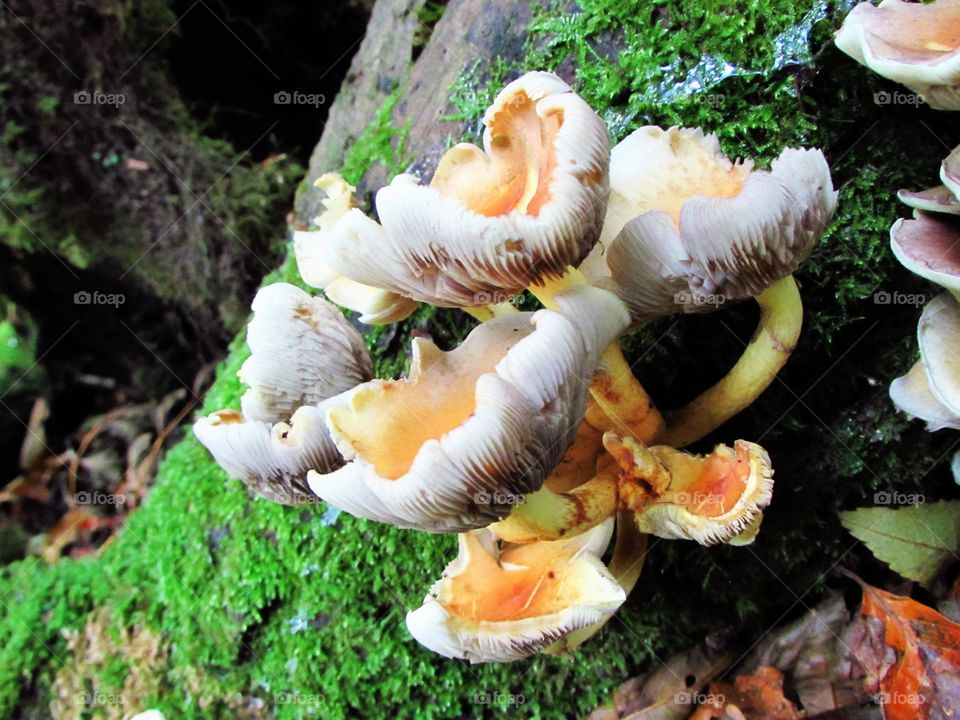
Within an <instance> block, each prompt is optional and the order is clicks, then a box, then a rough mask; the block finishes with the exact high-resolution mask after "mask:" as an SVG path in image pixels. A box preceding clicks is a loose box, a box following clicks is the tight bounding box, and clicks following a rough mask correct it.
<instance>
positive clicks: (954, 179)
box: [940, 145, 960, 202]
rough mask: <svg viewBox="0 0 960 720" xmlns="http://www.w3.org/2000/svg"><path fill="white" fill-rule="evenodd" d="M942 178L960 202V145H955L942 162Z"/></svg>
mask: <svg viewBox="0 0 960 720" xmlns="http://www.w3.org/2000/svg"><path fill="white" fill-rule="evenodd" d="M940 180H941V181H942V182H943V184H944V186H945V187H946V188H947V189H948V190H949V191H950V192H951V193H953V197H954V198H955V199H956V200H957V201H958V202H960V145H958V146H957V147H955V148H954V149H953V150H952V151H951V152H950V154H949V155H947V157H945V158H944V160H943V162H942V163H940Z"/></svg>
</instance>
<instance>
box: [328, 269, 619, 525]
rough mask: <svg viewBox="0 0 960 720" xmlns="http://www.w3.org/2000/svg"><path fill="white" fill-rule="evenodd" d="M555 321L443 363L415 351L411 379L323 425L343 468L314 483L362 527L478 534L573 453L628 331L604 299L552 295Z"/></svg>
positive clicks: (381, 389) (345, 398)
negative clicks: (607, 362)
mask: <svg viewBox="0 0 960 720" xmlns="http://www.w3.org/2000/svg"><path fill="white" fill-rule="evenodd" d="M557 302H558V304H559V305H560V307H561V308H562V310H563V313H562V314H561V313H557V312H553V311H550V310H541V311H539V312H537V313H533V314H531V313H516V314H513V315H507V316H502V317H497V318H494V319H492V320H489V321H488V322H485V323H483V324H482V325H479V326H478V327H477V328H475V329H474V330H473V331H472V332H471V333H470V335H469V336H468V337H467V339H466V340H465V341H464V342H463V344H462V345H461V346H460V347H458V348H456V349H454V350H453V351H451V352H446V353H445V352H442V351H441V350H440V349H439V348H437V347H436V346H435V345H434V344H433V343H431V342H429V341H427V340H423V339H416V340H414V343H413V366H412V368H411V371H410V375H409V377H408V378H406V379H403V380H396V381H384V380H374V381H371V382H369V383H366V384H364V385H361V386H359V387H358V388H356V389H355V390H353V391H350V392H348V393H345V394H344V395H342V396H340V397H339V398H338V399H337V401H336V402H335V403H334V406H333V407H331V409H330V411H329V412H328V414H327V423H328V425H329V427H330V431H331V434H332V436H333V438H334V440H335V442H336V443H337V445H338V447H339V448H340V451H341V452H342V453H343V455H344V457H345V458H347V460H348V461H349V462H348V463H347V464H346V465H345V466H344V467H343V468H341V469H339V470H337V471H335V472H333V473H330V474H326V475H324V474H322V473H311V474H310V476H309V483H310V487H311V488H312V489H313V491H314V492H315V493H316V494H317V495H318V496H320V497H321V498H323V499H324V500H326V501H328V502H330V503H332V504H333V505H335V506H337V507H339V508H341V509H343V510H346V511H347V512H350V513H352V514H354V515H358V516H360V517H364V518H369V519H374V520H380V521H383V522H388V523H392V524H395V525H399V526H401V527H416V528H419V529H423V530H429V531H434V532H450V531H454V530H468V529H474V528H477V527H483V526H485V525H488V524H490V523H492V522H494V521H495V520H497V519H499V518H501V517H503V516H505V515H507V514H509V512H510V510H511V508H512V506H513V504H515V503H516V502H519V501H520V500H522V498H523V496H524V495H525V494H526V493H528V492H533V491H536V490H539V489H540V487H541V485H542V484H543V481H544V478H546V477H547V476H548V475H549V474H550V472H551V471H552V470H553V468H554V467H555V466H556V465H557V464H558V463H559V462H560V460H561V458H562V457H563V455H564V453H565V452H566V450H567V448H568V447H569V446H570V445H571V444H572V442H573V440H574V437H575V435H576V432H577V428H578V426H579V424H580V421H581V420H582V418H583V415H584V411H585V406H586V394H587V390H588V388H589V384H590V378H591V376H592V375H593V372H594V369H595V367H596V364H597V361H598V357H599V354H600V352H602V350H603V348H605V347H606V345H607V344H609V342H610V341H611V340H613V339H614V338H615V337H616V336H617V335H618V334H619V333H620V332H622V330H623V329H624V328H625V327H626V325H627V323H628V317H627V314H626V309H625V308H624V307H623V305H622V304H621V303H620V302H619V301H618V300H617V299H616V298H615V297H614V296H613V295H611V294H610V293H607V292H604V291H603V290H599V289H597V288H590V287H582V288H577V289H575V290H571V291H566V292H564V293H560V294H559V295H558V296H557Z"/></svg>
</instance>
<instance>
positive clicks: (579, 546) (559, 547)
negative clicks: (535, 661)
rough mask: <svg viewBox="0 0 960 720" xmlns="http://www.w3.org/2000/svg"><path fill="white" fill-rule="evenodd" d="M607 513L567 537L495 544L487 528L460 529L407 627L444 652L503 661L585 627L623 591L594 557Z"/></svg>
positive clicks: (619, 600)
mask: <svg viewBox="0 0 960 720" xmlns="http://www.w3.org/2000/svg"><path fill="white" fill-rule="evenodd" d="M612 530H613V518H610V519H609V520H607V521H606V522H604V523H602V524H601V525H598V526H597V527H595V528H594V529H593V530H590V531H589V532H586V533H583V534H581V535H578V536H576V537H574V538H571V539H570V540H557V541H542V542H537V543H532V544H529V545H514V546H509V545H508V546H505V547H500V546H499V545H498V544H497V542H496V540H495V538H494V537H493V536H492V535H491V534H490V533H489V531H487V530H477V531H474V532H471V533H467V534H464V535H460V550H459V554H458V555H457V558H456V560H454V561H453V562H452V563H451V564H450V565H449V566H448V567H447V569H446V570H445V571H444V573H443V577H442V578H441V579H440V580H439V581H437V583H436V584H435V585H434V586H433V588H432V589H431V590H430V593H429V594H428V595H427V596H426V598H425V599H424V601H423V605H422V606H421V607H420V608H418V609H416V610H414V611H412V612H410V613H409V614H408V615H407V627H408V628H409V630H410V634H411V635H413V637H414V638H416V639H417V641H418V642H419V643H421V644H422V645H425V646H426V647H428V648H430V649H431V650H433V651H434V652H436V653H439V654H440V655H443V656H445V657H451V658H460V659H464V660H469V661H470V662H472V663H479V662H509V661H512V660H519V659H521V658H524V657H528V656H530V655H532V654H534V653H535V652H538V651H540V650H543V649H546V648H547V647H549V646H551V645H553V644H555V643H557V642H558V641H559V640H561V639H562V638H563V637H564V636H566V635H568V634H570V633H572V632H574V631H577V630H582V629H585V628H589V627H591V626H593V625H595V624H596V623H598V622H600V621H602V620H603V619H604V617H608V616H609V615H610V614H612V613H613V612H614V611H616V609H617V608H618V607H620V605H622V604H623V602H624V600H625V599H626V595H625V593H624V591H623V588H622V587H621V586H620V584H619V583H618V582H617V580H616V579H615V578H614V577H613V576H612V575H611V574H610V572H609V571H608V570H607V568H606V567H605V566H604V565H603V563H602V562H601V561H600V558H599V556H600V555H601V554H602V553H603V551H604V550H605V549H606V547H607V545H608V544H609V542H610V536H611V533H612Z"/></svg>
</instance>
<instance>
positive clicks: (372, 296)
mask: <svg viewBox="0 0 960 720" xmlns="http://www.w3.org/2000/svg"><path fill="white" fill-rule="evenodd" d="M314 186H315V187H317V188H319V189H320V190H322V191H324V192H325V193H326V194H327V197H326V199H325V200H324V201H323V206H324V211H323V212H322V213H320V215H318V216H317V218H316V219H315V220H314V224H315V225H317V227H318V229H317V230H295V231H294V233H293V248H294V252H295V253H296V256H297V267H298V268H299V269H300V275H301V277H302V278H303V281H304V282H305V283H306V284H307V285H309V286H310V287H315V288H318V289H320V290H323V291H324V293H325V294H326V296H327V297H328V298H329V299H330V300H331V301H332V302H335V303H336V304H337V305H340V306H342V307H345V308H347V309H348V310H353V311H355V312H358V313H360V322H363V323H367V324H368V325H383V324H386V323H392V322H399V321H400V320H403V319H404V318H406V317H407V316H409V315H410V313H412V312H413V311H414V310H415V309H416V307H417V303H416V301H414V300H411V299H410V298H407V297H404V296H403V295H398V294H397V293H394V292H390V291H389V290H384V289H382V288H378V287H373V286H371V285H364V284H362V283H358V282H355V281H354V280H351V279H350V278H348V277H344V276H343V275H341V274H340V273H338V272H336V271H335V270H333V269H332V268H330V267H328V266H327V265H326V263H325V262H324V260H323V253H324V249H325V247H326V245H327V244H328V243H329V242H330V231H331V229H332V228H333V226H334V225H336V224H337V222H338V221H339V220H340V218H342V217H343V216H344V215H346V214H347V213H348V212H349V211H350V210H351V209H353V208H355V207H356V202H355V200H354V197H353V193H354V191H355V190H356V188H354V187H353V186H352V185H350V184H349V183H347V182H346V181H345V180H344V179H343V178H342V177H340V176H339V175H337V174H336V173H327V174H325V175H321V176H320V177H319V178H318V179H317V181H316V182H315V183H314Z"/></svg>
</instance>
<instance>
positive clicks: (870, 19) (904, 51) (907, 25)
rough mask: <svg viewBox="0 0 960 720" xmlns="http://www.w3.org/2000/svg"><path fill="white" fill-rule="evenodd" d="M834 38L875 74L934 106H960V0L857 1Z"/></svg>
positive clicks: (953, 108)
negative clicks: (928, 0)
mask: <svg viewBox="0 0 960 720" xmlns="http://www.w3.org/2000/svg"><path fill="white" fill-rule="evenodd" d="M835 42H836V44H837V47H838V48H840V50H842V51H843V52H845V53H846V54H847V55H849V56H850V57H852V58H853V59H854V60H856V61H857V62H859V63H860V64H861V65H866V66H867V67H868V68H870V69H871V70H873V71H874V72H875V73H877V74H878V75H881V76H882V77H885V78H887V79H888V80H893V81H894V82H898V83H900V84H901V85H905V86H906V87H907V88H909V89H910V90H912V91H913V92H915V93H917V94H919V95H920V96H921V97H922V98H923V99H924V101H925V102H927V103H928V104H929V105H930V107H932V108H934V109H936V110H960V2H958V0H935V1H934V2H929V3H919V2H904V0H883V2H881V3H880V4H879V5H877V6H874V5H872V4H871V3H869V2H864V3H860V4H859V5H857V6H856V7H855V8H854V9H853V10H852V11H850V13H849V14H848V15H847V17H846V18H844V21H843V25H842V27H841V28H840V30H839V32H837V35H836V38H835Z"/></svg>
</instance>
